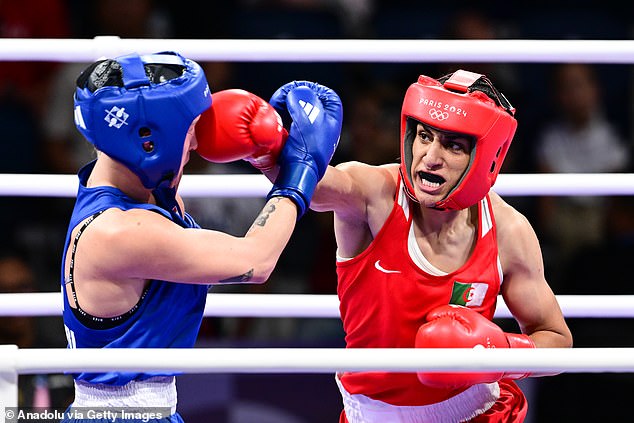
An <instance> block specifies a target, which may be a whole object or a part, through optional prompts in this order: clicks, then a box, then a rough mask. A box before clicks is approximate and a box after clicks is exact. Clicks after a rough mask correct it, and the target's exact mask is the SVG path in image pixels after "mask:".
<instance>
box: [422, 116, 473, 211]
mask: <svg viewBox="0 0 634 423" xmlns="http://www.w3.org/2000/svg"><path fill="white" fill-rule="evenodd" d="M472 144H473V142H472V138H471V137H470V136H468V135H464V134H458V133H453V132H444V131H439V130H436V129H434V128H431V127H429V126H426V125H423V124H421V123H419V124H417V126H416V136H415V138H414V141H413V143H412V167H411V169H410V177H411V179H412V181H413V187H414V195H415V196H416V199H417V200H418V201H419V202H420V203H421V204H422V205H423V206H426V207H433V206H434V205H435V204H436V203H437V202H438V201H441V200H442V199H444V198H445V197H446V196H447V195H448V194H449V192H450V191H451V190H452V189H453V188H454V187H455V186H456V184H457V183H458V181H459V180H460V178H461V177H462V175H463V174H464V172H465V170H466V169H467V166H468V165H469V158H470V155H471V146H472Z"/></svg>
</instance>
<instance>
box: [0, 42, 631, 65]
mask: <svg viewBox="0 0 634 423" xmlns="http://www.w3.org/2000/svg"><path fill="white" fill-rule="evenodd" d="M164 50H175V51H178V52H180V53H182V54H183V55H185V56H186V57H189V58H191V59H194V60H200V61H234V62H293V61H294V62H320V61H321V62H392V63H394V62H419V63H422V62H460V63H464V62H509V63H510V62H522V63H529V62H536V63H546V62H579V63H582V62H583V63H612V64H618V63H620V64H628V63H634V40H519V39H510V40H372V39H331V40H323V39H317V40H313V39H310V40H306V39H273V40H261V39H255V40H253V39H252V40H230V39H209V40H191V39H190V40H187V39H163V40H162V39H129V38H128V39H124V38H119V37H116V36H99V37H95V38H93V39H55V38H53V39H51V38H41V39H27V38H5V39H0V60H6V61H11V60H13V61H37V60H44V61H53V62H92V61H93V60H95V59H97V58H99V57H115V56H118V55H121V54H124V53H128V52H130V51H137V52H139V53H142V54H143V53H152V52H156V51H164Z"/></svg>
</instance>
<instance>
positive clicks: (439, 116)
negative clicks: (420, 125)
mask: <svg viewBox="0 0 634 423" xmlns="http://www.w3.org/2000/svg"><path fill="white" fill-rule="evenodd" d="M429 116H431V118H432V119H436V120H439V121H441V122H442V121H443V120H446V119H449V113H447V112H441V111H440V110H437V109H429Z"/></svg>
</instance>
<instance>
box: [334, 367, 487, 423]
mask: <svg viewBox="0 0 634 423" xmlns="http://www.w3.org/2000/svg"><path fill="white" fill-rule="evenodd" d="M335 380H336V382H337V386H338V387H339V391H340V392H341V397H342V399H343V408H344V410H345V412H346V418H347V419H348V422H350V423H385V422H390V423H425V422H434V423H456V422H464V421H468V420H470V419H473V418H474V417H477V416H479V415H480V414H483V413H484V412H486V411H487V410H489V409H490V408H491V407H493V404H495V402H496V401H497V400H498V398H500V385H499V384H498V383H497V382H493V383H478V384H476V385H473V386H471V387H469V388H467V389H466V390H464V391H462V392H461V393H459V394H457V395H455V396H453V397H451V398H448V399H446V400H445V401H441V402H437V403H434V404H429V405H414V406H411V405H410V406H408V405H401V406H399V405H392V404H388V403H386V402H383V401H379V400H375V399H372V398H370V397H368V396H365V395H363V394H351V393H349V392H348V391H346V388H345V387H344V386H343V384H342V383H341V380H339V375H338V374H337V375H336V376H335Z"/></svg>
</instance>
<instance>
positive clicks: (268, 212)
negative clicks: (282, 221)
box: [253, 197, 280, 226]
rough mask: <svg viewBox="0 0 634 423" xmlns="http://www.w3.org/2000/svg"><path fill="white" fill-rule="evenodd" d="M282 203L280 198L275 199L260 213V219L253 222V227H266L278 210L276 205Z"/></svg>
mask: <svg viewBox="0 0 634 423" xmlns="http://www.w3.org/2000/svg"><path fill="white" fill-rule="evenodd" d="M279 202H280V198H279V197H274V198H273V199H272V200H271V201H270V202H269V203H268V204H267V205H266V206H264V208H263V209H262V211H261V212H260V214H259V215H258V217H257V218H256V219H255V222H253V225H257V226H264V225H266V221H267V220H269V217H270V216H271V214H272V213H273V212H274V211H275V210H276V207H275V205H276V204H277V203H279Z"/></svg>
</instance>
